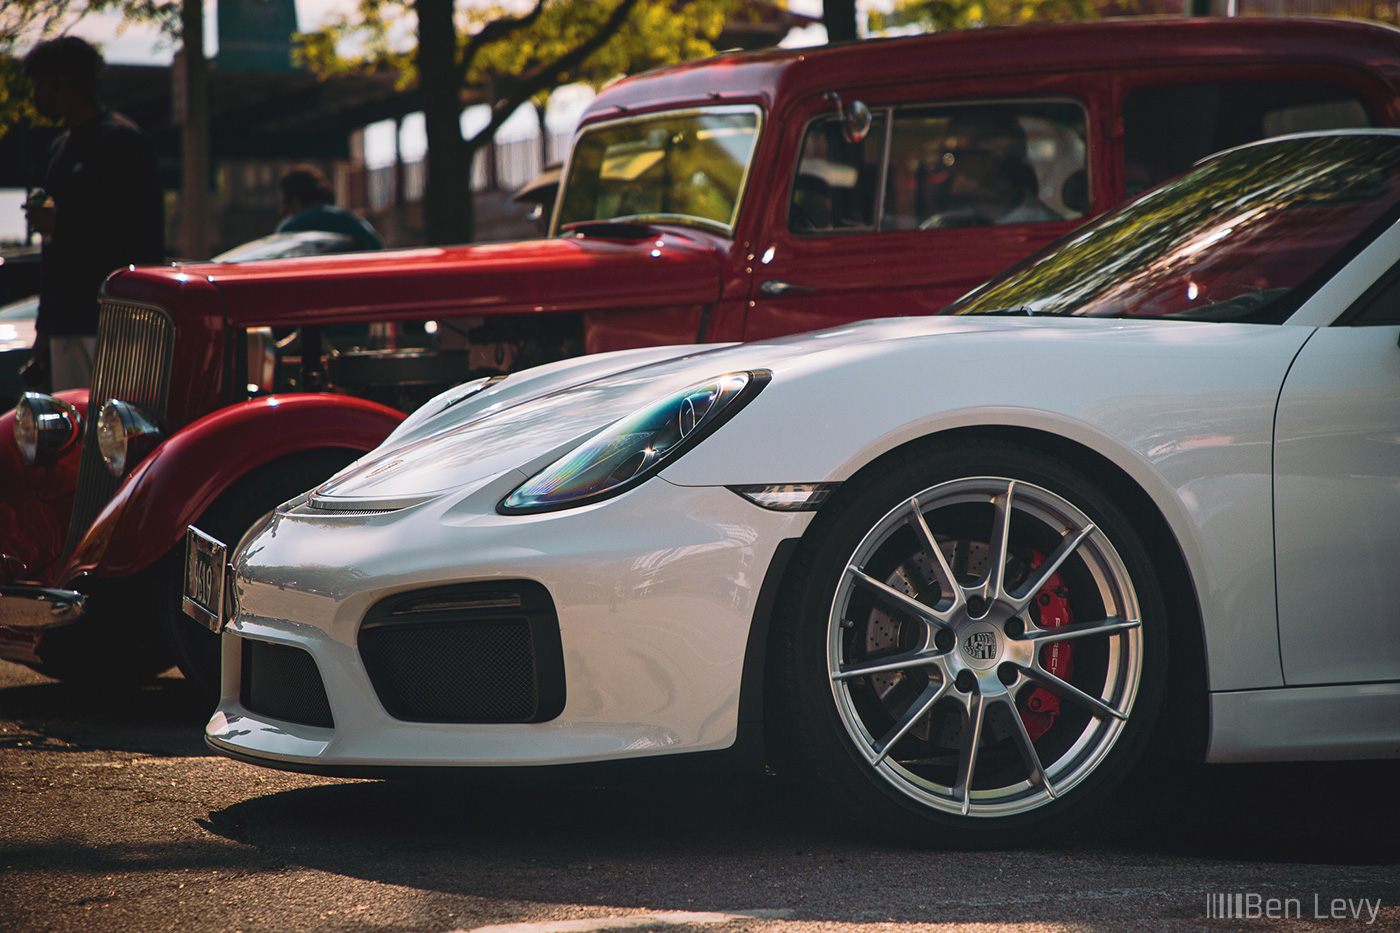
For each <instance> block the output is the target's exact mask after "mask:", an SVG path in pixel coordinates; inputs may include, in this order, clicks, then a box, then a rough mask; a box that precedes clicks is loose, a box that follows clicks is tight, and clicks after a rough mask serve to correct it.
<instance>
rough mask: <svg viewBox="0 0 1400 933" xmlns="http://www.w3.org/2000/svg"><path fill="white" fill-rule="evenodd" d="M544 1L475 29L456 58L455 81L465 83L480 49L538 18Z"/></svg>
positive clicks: (524, 27)
mask: <svg viewBox="0 0 1400 933" xmlns="http://www.w3.org/2000/svg"><path fill="white" fill-rule="evenodd" d="M545 2H546V0H535V6H534V9H532V10H530V12H528V13H522V14H521V15H520V16H516V17H505V16H503V17H500V18H499V19H493V20H491V21H490V22H489V23H487V24H486V25H485V26H482V27H481V29H479V30H477V32H476V34H475V35H473V36H472V37H471V38H470V39H468V40H467V44H466V45H465V46H463V47H462V54H461V55H460V56H459V57H458V59H457V83H458V84H466V83H467V74H468V73H469V72H470V71H471V69H472V63H473V62H474V61H476V56H477V54H478V53H479V52H480V51H481V50H482V49H484V48H485V47H486V46H488V45H490V44H491V43H492V42H496V41H499V40H501V39H504V38H506V37H507V36H510V35H513V34H515V33H517V32H519V31H520V30H522V29H528V28H529V27H530V26H531V25H533V24H534V22H535V20H537V19H539V18H540V14H541V13H543V12H544V5H545Z"/></svg>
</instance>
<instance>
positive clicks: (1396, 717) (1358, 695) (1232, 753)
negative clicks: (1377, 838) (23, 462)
mask: <svg viewBox="0 0 1400 933" xmlns="http://www.w3.org/2000/svg"><path fill="white" fill-rule="evenodd" d="M1210 709H1211V717H1210V718H1211V736H1210V748H1209V750H1208V751H1207V754H1206V761H1212V762H1247V761H1335V760H1338V759H1358V758H1400V684H1395V683H1385V684H1346V685H1342V686H1332V687H1291V688H1286V689H1283V690H1244V691H1239V692H1234V693H1214V694H1211V698H1210Z"/></svg>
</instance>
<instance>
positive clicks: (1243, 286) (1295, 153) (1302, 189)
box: [947, 133, 1400, 324]
mask: <svg viewBox="0 0 1400 933" xmlns="http://www.w3.org/2000/svg"><path fill="white" fill-rule="evenodd" d="M1397 213H1400V135H1395V134H1390V135H1382V134H1377V133H1351V134H1338V135H1328V136H1311V137H1290V138H1285V139H1280V140H1276V141H1273V142H1267V143H1262V144H1259V145H1253V146H1245V147H1243V148H1240V149H1237V150H1234V151H1232V152H1228V153H1226V154H1224V155H1222V156H1220V157H1219V158H1216V159H1212V160H1211V161H1209V162H1206V163H1204V164H1203V165H1201V166H1200V167H1198V168H1197V169H1195V170H1194V171H1192V172H1190V173H1188V174H1186V175H1184V176H1182V177H1181V178H1179V179H1177V180H1176V181H1172V182H1168V183H1167V184H1165V185H1163V186H1161V187H1159V188H1157V189H1155V190H1153V191H1151V192H1149V193H1147V194H1145V195H1143V196H1142V197H1141V198H1139V199H1138V200H1136V201H1134V202H1132V203H1130V204H1129V205H1127V206H1126V207H1124V208H1123V209H1121V210H1120V211H1118V212H1116V213H1113V214H1109V215H1108V216H1106V217H1105V218H1104V219H1102V220H1101V221H1099V222H1098V223H1095V224H1092V225H1091V226H1090V227H1088V228H1085V229H1081V230H1077V231H1075V232H1074V233H1072V234H1070V235H1069V236H1067V237H1065V238H1064V239H1062V240H1060V242H1059V243H1058V244H1056V245H1055V246H1052V247H1050V248H1048V249H1047V250H1045V251H1044V252H1042V253H1040V254H1038V255H1036V256H1033V257H1031V258H1030V259H1028V260H1026V261H1025V262H1022V263H1021V264H1020V265H1018V266H1015V267H1013V268H1012V269H1011V270H1009V271H1008V272H1006V273H1003V274H1002V275H1001V276H998V277H997V278H995V279H993V280H992V281H990V282H988V283H987V284H986V285H984V286H982V287H981V288H980V289H978V290H976V291H974V292H972V293H970V294H969V295H967V296H966V297H964V298H962V299H960V300H959V301H958V302H957V303H956V304H954V305H953V306H952V307H950V308H949V309H948V310H947V313H950V314H1024V315H1042V314H1058V315H1083V316H1095V317H1170V318H1176V319H1181V320H1197V321H1249V322H1254V323H1262V324H1276V323H1280V322H1282V321H1283V320H1285V319H1286V318H1287V317H1288V316H1289V315H1290V314H1292V313H1293V311H1295V310H1297V309H1298V307H1299V306H1301V305H1302V303H1303V302H1304V301H1305V300H1306V299H1307V298H1308V297H1309V296H1311V295H1312V294H1313V293H1314V292H1315V291H1316V290H1317V289H1318V288H1320V287H1321V285H1322V284H1323V282H1325V281H1326V280H1327V279H1328V278H1329V277H1331V275H1333V274H1335V272H1336V271H1337V269H1338V268H1339V266H1340V264H1341V263H1342V262H1345V261H1346V260H1348V259H1350V258H1351V257H1353V256H1355V255H1356V253H1357V252H1359V251H1360V250H1361V248H1362V247H1364V246H1365V245H1366V244H1367V243H1369V242H1370V241H1371V240H1373V239H1374V238H1375V237H1376V236H1378V235H1379V234H1380V232H1381V230H1383V229H1384V227H1385V226H1386V225H1388V224H1389V223H1390V222H1392V221H1393V220H1394V219H1395V217H1396V215H1397Z"/></svg>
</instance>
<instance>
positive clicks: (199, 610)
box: [182, 525, 228, 632]
mask: <svg viewBox="0 0 1400 933" xmlns="http://www.w3.org/2000/svg"><path fill="white" fill-rule="evenodd" d="M227 567H228V548H226V547H225V546H224V544H223V542H222V541H218V540H216V539H214V538H211V537H209V536H208V535H207V534H205V533H204V532H202V531H200V530H199V529H198V528H195V527H194V526H193V525H191V526H190V528H189V530H188V531H186V532H185V598H184V600H183V602H182V605H183V606H184V609H185V614H186V615H188V616H189V617H191V618H192V619H194V620H195V621H196V622H198V623H199V624H200V625H203V626H205V627H206V628H208V629H209V630H210V631H213V632H218V631H222V629H223V627H224V623H225V622H226V621H228V620H227V619H226V618H225V616H224V586H225V576H226V573H225V570H226V568H227Z"/></svg>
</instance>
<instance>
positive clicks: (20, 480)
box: [0, 389, 88, 582]
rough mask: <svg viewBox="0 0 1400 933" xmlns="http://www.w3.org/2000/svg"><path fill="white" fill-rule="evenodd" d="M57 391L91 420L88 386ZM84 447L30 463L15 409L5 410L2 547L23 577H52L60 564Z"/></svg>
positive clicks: (0, 455) (1, 425) (0, 433)
mask: <svg viewBox="0 0 1400 933" xmlns="http://www.w3.org/2000/svg"><path fill="white" fill-rule="evenodd" d="M54 396H55V397H57V398H61V399H63V400H64V401H65V402H67V403H68V404H70V405H72V406H73V407H74V408H76V409H77V410H78V415H79V416H80V417H81V418H82V419H83V425H84V426H86V424H87V414H88V390H87V389H69V390H66V391H63V392H55V393H54ZM80 430H81V429H80ZM81 450H82V444H81V443H78V444H74V445H73V446H72V447H71V448H70V449H69V450H68V451H67V452H65V453H64V454H63V455H62V456H61V457H60V458H59V459H58V461H57V462H56V463H53V464H51V465H48V466H27V465H25V463H24V460H23V459H22V458H21V457H20V454H19V447H18V446H17V445H16V444H15V413H14V409H11V410H10V411H8V412H6V413H5V414H4V415H0V553H3V554H6V555H8V556H10V557H11V558H13V559H15V560H17V561H18V562H19V564H20V565H21V568H22V569H20V568H14V567H12V568H11V570H15V571H17V572H18V574H19V576H20V578H21V579H25V580H36V581H41V582H48V581H50V580H51V579H52V576H51V575H53V574H57V573H58V571H59V569H60V568H59V566H58V561H59V556H60V555H61V554H62V553H63V542H64V538H65V537H66V535H67V534H68V518H69V516H70V515H71V514H72V512H73V491H74V490H75V489H76V488H77V485H78V461H79V459H80V458H79V454H80V452H81Z"/></svg>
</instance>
